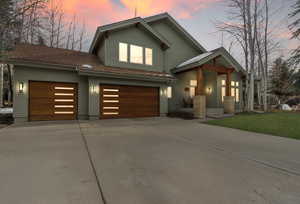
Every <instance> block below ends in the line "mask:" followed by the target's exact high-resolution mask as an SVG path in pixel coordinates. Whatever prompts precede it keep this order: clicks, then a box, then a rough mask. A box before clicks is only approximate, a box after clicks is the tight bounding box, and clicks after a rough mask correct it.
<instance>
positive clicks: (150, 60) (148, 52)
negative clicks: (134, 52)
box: [145, 48, 153, 65]
mask: <svg viewBox="0 0 300 204" xmlns="http://www.w3.org/2000/svg"><path fill="white" fill-rule="evenodd" d="M145 55H146V59H145V60H146V62H145V63H146V65H152V64H153V56H152V55H153V51H152V49H151V48H145Z"/></svg>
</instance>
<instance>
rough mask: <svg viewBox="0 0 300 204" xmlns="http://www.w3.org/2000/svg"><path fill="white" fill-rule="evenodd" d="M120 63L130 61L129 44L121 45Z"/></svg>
mask: <svg viewBox="0 0 300 204" xmlns="http://www.w3.org/2000/svg"><path fill="white" fill-rule="evenodd" d="M119 61H120V62H127V61H128V44H127V43H119Z"/></svg>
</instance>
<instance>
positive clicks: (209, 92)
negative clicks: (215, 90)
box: [206, 87, 212, 95]
mask: <svg viewBox="0 0 300 204" xmlns="http://www.w3.org/2000/svg"><path fill="white" fill-rule="evenodd" d="M206 93H207V94H208V95H210V94H211V93H212V88H211V87H207V88H206Z"/></svg>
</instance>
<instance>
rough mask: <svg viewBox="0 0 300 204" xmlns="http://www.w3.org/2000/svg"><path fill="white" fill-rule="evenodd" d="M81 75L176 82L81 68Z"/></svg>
mask: <svg viewBox="0 0 300 204" xmlns="http://www.w3.org/2000/svg"><path fill="white" fill-rule="evenodd" d="M78 71H79V75H83V76H93V77H104V78H113V79H129V80H139V81H151V82H158V83H167V84H170V83H173V82H175V81H176V78H175V77H159V76H147V75H142V74H124V73H122V74H121V73H117V72H109V71H99V70H97V71H95V70H91V69H84V68H80V69H79V70H78Z"/></svg>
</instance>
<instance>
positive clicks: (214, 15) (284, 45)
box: [63, 0, 299, 58]
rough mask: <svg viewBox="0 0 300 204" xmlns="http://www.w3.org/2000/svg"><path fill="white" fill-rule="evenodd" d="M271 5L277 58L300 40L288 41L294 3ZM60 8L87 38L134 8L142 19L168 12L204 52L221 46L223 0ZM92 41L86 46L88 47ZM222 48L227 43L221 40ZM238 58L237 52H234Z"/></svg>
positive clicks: (115, 1) (114, 1)
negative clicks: (80, 22) (85, 29)
mask: <svg viewBox="0 0 300 204" xmlns="http://www.w3.org/2000/svg"><path fill="white" fill-rule="evenodd" d="M269 2H270V4H271V8H270V10H271V19H272V25H271V29H272V33H273V35H274V36H275V37H276V40H278V41H279V42H280V43H281V49H280V51H279V52H278V55H281V54H282V55H287V53H289V50H290V49H293V48H295V47H296V45H297V43H299V41H298V42H297V41H291V40H289V38H290V32H289V30H288V29H287V25H288V24H289V23H290V20H289V19H288V18H287V15H288V13H289V12H290V7H291V5H292V4H293V3H294V2H295V0H269ZM63 7H64V10H65V12H67V13H68V14H73V13H76V14H77V16H79V17H80V18H83V19H85V21H86V23H87V26H88V31H89V36H90V38H92V36H93V35H94V33H95V30H96V28H97V26H100V25H104V24H109V23H112V22H115V21H120V20H124V19H128V18H132V17H134V10H135V7H137V11H138V16H141V17H145V16H149V15H154V14H158V13H162V12H169V13H170V14H171V15H172V16H173V17H174V18H175V19H176V20H178V22H179V23H180V24H181V25H182V26H183V27H184V28H186V30H187V31H188V32H189V33H190V34H192V35H193V36H194V37H195V38H196V39H197V40H198V41H199V42H200V43H201V44H202V45H203V46H204V47H205V48H206V49H207V50H211V49H214V48H217V47H219V46H221V39H222V37H221V36H222V34H221V33H219V32H217V30H216V28H215V23H214V22H216V21H218V20H220V21H226V16H227V13H226V11H227V10H226V9H227V8H226V0H64V1H63ZM90 41H91V39H90V40H89V42H88V43H87V46H88V45H89V44H90ZM224 42H225V43H224V47H225V48H228V42H229V40H227V39H226V38H225V39H224ZM233 54H234V55H235V56H236V57H237V58H238V57H239V55H240V54H239V52H238V51H236V52H234V51H233Z"/></svg>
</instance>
